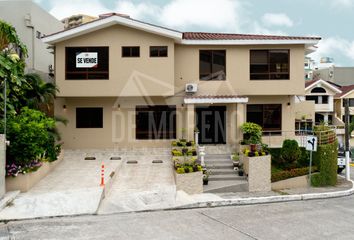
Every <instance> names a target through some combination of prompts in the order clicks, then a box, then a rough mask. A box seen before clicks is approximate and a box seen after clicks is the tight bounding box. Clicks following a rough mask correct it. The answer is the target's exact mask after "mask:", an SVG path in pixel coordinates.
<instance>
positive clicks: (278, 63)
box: [250, 49, 290, 80]
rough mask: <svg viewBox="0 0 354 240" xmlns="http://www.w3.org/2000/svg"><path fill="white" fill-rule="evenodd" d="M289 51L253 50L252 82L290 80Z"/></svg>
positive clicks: (251, 52)
mask: <svg viewBox="0 0 354 240" xmlns="http://www.w3.org/2000/svg"><path fill="white" fill-rule="evenodd" d="M289 52H290V51H289V50H282V49H274V50H251V51H250V79H251V80H288V79H289V78H290V71H289V64H290V59H289V58H290V54H289Z"/></svg>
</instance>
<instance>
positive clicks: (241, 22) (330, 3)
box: [34, 0, 354, 66]
mask: <svg viewBox="0 0 354 240" xmlns="http://www.w3.org/2000/svg"><path fill="white" fill-rule="evenodd" d="M34 1H35V2H37V3H38V4H40V5H41V6H42V7H43V8H44V9H46V10H47V11H49V12H50V13H51V14H52V15H54V16H55V17H56V18H58V19H62V18H64V17H67V16H70V15H73V14H78V13H82V14H88V15H93V16H97V15H98V14H101V13H107V12H119V13H124V14H128V15H130V16H131V17H132V18H135V19H138V20H142V21H147V22H150V23H154V24H157V25H161V26H165V27H169V28H173V29H176V30H180V31H206V32H233V33H254V34H280V35H295V36H299V35H300V36H320V37H322V38H323V40H321V41H320V43H319V45H318V50H317V51H316V52H315V53H313V54H311V55H310V56H311V57H312V58H313V59H315V60H316V61H319V59H320V57H332V58H334V61H335V64H336V65H337V66H354V31H353V26H352V25H351V24H354V14H353V13H354V0H34Z"/></svg>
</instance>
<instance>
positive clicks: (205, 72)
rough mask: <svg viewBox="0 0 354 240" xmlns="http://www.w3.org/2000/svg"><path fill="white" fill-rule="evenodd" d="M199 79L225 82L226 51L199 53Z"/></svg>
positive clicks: (203, 51)
mask: <svg viewBox="0 0 354 240" xmlns="http://www.w3.org/2000/svg"><path fill="white" fill-rule="evenodd" d="M199 79H200V80H205V81H208V80H226V51H225V50H200V51H199Z"/></svg>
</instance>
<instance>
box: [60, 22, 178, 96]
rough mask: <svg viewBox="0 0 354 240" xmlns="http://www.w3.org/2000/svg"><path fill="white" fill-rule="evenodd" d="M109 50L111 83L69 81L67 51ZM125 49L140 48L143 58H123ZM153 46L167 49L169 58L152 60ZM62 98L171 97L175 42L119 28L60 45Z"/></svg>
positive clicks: (103, 30)
mask: <svg viewBox="0 0 354 240" xmlns="http://www.w3.org/2000/svg"><path fill="white" fill-rule="evenodd" d="M73 46H108V47H109V80H65V47H73ZM122 46H140V57H138V58H135V57H130V58H129V57H125V58H123V57H122V52H121V51H122ZM150 46H167V47H168V57H154V58H150V50H149V49H150ZM55 52H56V54H55V60H56V69H55V74H56V83H57V85H58V87H59V89H60V93H59V94H58V95H59V96H75V97H79V96H80V97H96V96H169V95H173V94H174V42H173V40H171V39H168V38H165V37H160V36H157V35H154V34H150V33H147V32H143V31H138V30H134V29H131V28H127V27H123V26H119V25H115V26H112V27H109V28H105V29H102V30H98V31H95V32H93V33H88V34H86V35H84V36H80V37H76V38H73V39H70V40H67V41H64V42H61V43H59V44H57V45H56V50H55Z"/></svg>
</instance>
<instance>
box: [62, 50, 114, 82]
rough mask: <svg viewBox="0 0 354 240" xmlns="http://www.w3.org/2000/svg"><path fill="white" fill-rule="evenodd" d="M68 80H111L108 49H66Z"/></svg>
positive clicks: (66, 76) (66, 74)
mask: <svg viewBox="0 0 354 240" xmlns="http://www.w3.org/2000/svg"><path fill="white" fill-rule="evenodd" d="M65 63H66V72H65V78H66V79H67V80H98V79H108V78H109V48H108V47H66V48H65Z"/></svg>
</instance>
